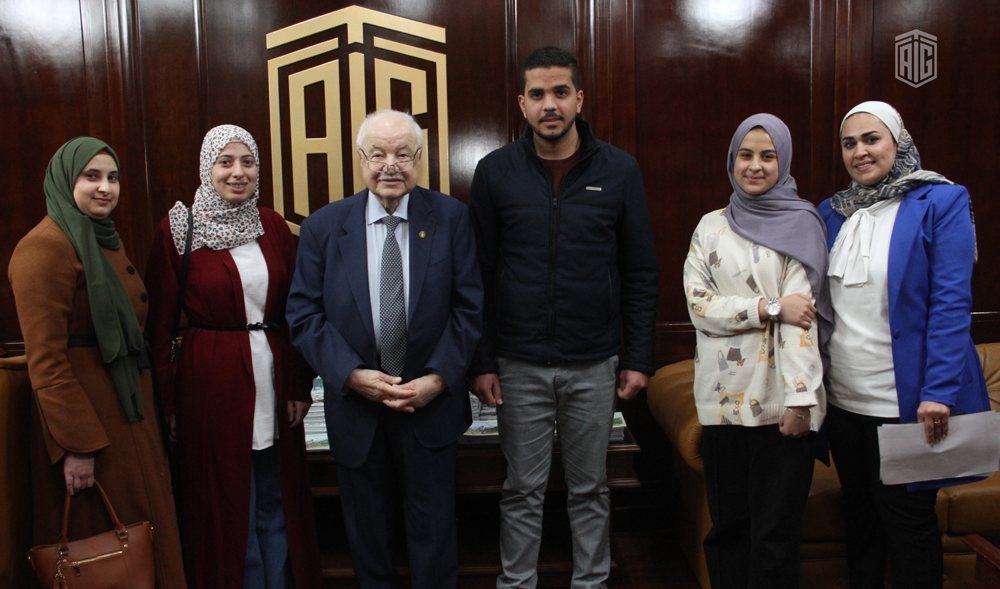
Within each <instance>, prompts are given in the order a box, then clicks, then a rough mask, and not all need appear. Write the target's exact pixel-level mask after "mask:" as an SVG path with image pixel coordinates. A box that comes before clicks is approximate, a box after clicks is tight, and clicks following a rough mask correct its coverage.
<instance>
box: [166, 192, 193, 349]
mask: <svg viewBox="0 0 1000 589" xmlns="http://www.w3.org/2000/svg"><path fill="white" fill-rule="evenodd" d="M193 235H194V211H193V210H192V209H188V227H187V236H185V238H184V261H183V262H181V277H180V280H179V281H178V287H177V306H176V308H175V310H174V316H175V317H177V321H176V322H174V329H173V331H172V332H171V333H170V361H171V362H173V361H174V360H176V359H177V358H176V357H177V352H178V350H179V348H180V342H179V341H178V340H177V335H178V333H179V332H180V328H181V311H183V310H184V290H185V288H186V287H187V277H188V266H189V265H190V264H191V240H192V238H193Z"/></svg>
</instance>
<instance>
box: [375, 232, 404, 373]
mask: <svg viewBox="0 0 1000 589" xmlns="http://www.w3.org/2000/svg"><path fill="white" fill-rule="evenodd" d="M402 220H403V219H402V218H401V217H396V216H393V215H389V216H388V217H382V223H383V224H385V226H386V236H385V245H384V246H383V248H382V275H381V278H380V281H379V284H380V286H379V322H380V326H379V332H380V335H381V337H382V356H381V361H380V363H381V367H382V372H384V373H386V374H388V375H390V376H402V374H403V362H404V360H405V359H406V299H405V298H404V296H403V258H402V256H401V255H400V252H399V243H397V242H396V227H397V226H398V225H399V223H400V222H401V221H402Z"/></svg>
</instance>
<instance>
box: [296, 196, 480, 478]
mask: <svg viewBox="0 0 1000 589" xmlns="http://www.w3.org/2000/svg"><path fill="white" fill-rule="evenodd" d="M367 199H368V190H362V191H361V192H359V193H357V194H355V195H353V196H351V197H349V198H345V199H343V200H340V201H337V202H334V203H331V204H329V205H327V206H325V207H323V208H322V209H320V210H319V211H317V212H316V213H313V214H312V215H310V216H309V218H308V219H306V221H305V222H304V223H303V224H302V231H301V235H300V241H299V251H298V258H297V261H296V268H295V277H294V279H293V281H292V287H291V291H290V293H289V295H288V306H287V318H288V323H289V327H290V329H291V334H292V341H293V343H294V344H295V346H296V347H297V348H298V349H299V351H300V352H301V353H302V355H303V356H304V357H305V358H306V360H307V361H308V362H309V364H311V365H312V367H313V368H314V369H315V370H316V371H317V372H318V373H319V375H320V376H321V377H322V378H323V383H324V388H325V389H326V402H325V405H326V426H327V431H328V432H329V434H330V448H331V450H332V452H333V455H334V457H335V458H336V459H337V461H338V462H340V463H341V464H343V465H344V466H347V467H350V468H357V467H358V466H360V465H361V463H362V462H364V460H365V457H366V456H367V454H368V449H369V448H370V447H371V443H372V438H373V436H374V434H375V425H376V421H377V416H378V411H379V407H380V404H378V403H374V402H372V401H369V400H367V399H365V398H364V397H362V396H361V395H360V394H359V393H356V392H354V391H350V390H349V389H347V388H346V387H345V384H346V382H347V378H348V376H349V375H350V374H351V372H352V371H353V370H355V369H357V368H370V369H373V370H378V367H379V365H378V358H377V351H376V348H375V328H374V324H373V322H372V309H371V299H370V296H369V291H368V256H367V240H366V231H365V207H366V203H367ZM408 223H409V234H410V282H409V284H408V285H407V288H409V293H410V297H409V307H408V309H407V347H406V350H407V351H406V362H405V365H404V368H403V375H402V377H403V382H408V381H410V380H413V379H414V378H418V377H420V376H423V375H424V374H427V373H428V372H429V371H431V370H434V371H437V372H438V373H440V374H441V376H442V377H443V378H444V380H445V382H446V383H447V385H448V388H447V390H445V391H444V392H442V393H441V394H440V395H438V396H437V397H436V398H435V399H434V400H433V401H431V402H430V403H428V404H427V405H426V406H425V407H423V408H421V409H417V410H416V411H415V412H414V413H412V414H406V415H405V417H404V419H405V423H406V426H404V427H410V428H412V431H413V433H414V436H415V437H416V439H417V441H418V442H419V443H420V444H422V445H423V446H425V447H428V448H438V447H441V446H445V445H447V444H450V443H451V442H454V441H455V440H457V439H458V438H459V437H460V436H461V435H462V434H463V433H464V432H465V430H466V429H467V428H468V427H469V424H470V423H471V421H472V417H471V412H470V408H469V396H468V393H467V388H466V385H465V373H466V370H467V368H468V365H469V361H470V359H471V357H472V354H473V351H474V350H475V347H476V344H477V342H478V341H479V336H480V332H481V329H482V308H483V288H482V283H481V278H480V273H479V266H478V263H477V261H476V244H475V238H474V236H473V233H472V225H471V223H470V221H469V213H468V207H466V205H465V204H463V203H462V202H460V201H458V200H456V199H454V198H452V197H450V196H448V195H445V194H441V193H440V192H434V191H431V190H425V189H423V188H420V187H416V188H414V189H413V191H412V192H411V193H410V202H409V221H408Z"/></svg>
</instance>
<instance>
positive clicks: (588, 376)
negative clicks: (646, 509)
mask: <svg viewBox="0 0 1000 589" xmlns="http://www.w3.org/2000/svg"><path fill="white" fill-rule="evenodd" d="M617 367H618V357H617V356H612V357H611V358H608V359H606V360H599V361H596V362H575V363H568V364H560V365H551V366H550V365H544V364H535V363H532V362H525V361H523V360H516V359H511V358H500V359H499V371H498V374H499V377H500V389H501V392H502V394H503V404H502V405H499V406H498V407H497V421H498V425H499V427H500V447H501V448H502V449H503V453H504V456H505V457H506V458H507V480H506V481H505V482H504V484H503V494H502V499H501V500H500V561H501V563H502V565H503V572H502V573H501V574H500V576H499V577H498V578H497V588H498V589H504V588H507V587H527V588H534V587H535V586H536V585H537V583H538V572H537V570H536V568H537V564H538V549H539V547H540V545H541V537H542V504H543V503H544V501H545V488H546V485H547V484H548V480H549V468H550V466H551V464H552V443H553V430H554V428H555V427H556V424H558V427H559V446H560V450H561V453H562V463H563V470H564V471H565V473H566V485H567V487H568V488H569V493H568V499H567V510H568V512H569V521H570V528H571V530H572V533H573V581H572V585H571V587H573V588H574V589H583V588H597V587H600V588H603V587H605V580H606V579H607V577H608V574H609V572H610V569H611V552H610V548H609V546H608V529H609V522H608V518H609V515H610V513H611V499H610V497H609V495H608V487H607V484H606V483H607V451H608V439H609V437H610V436H611V422H612V418H613V415H614V401H615V369H616V368H617Z"/></svg>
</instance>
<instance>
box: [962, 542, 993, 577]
mask: <svg viewBox="0 0 1000 589" xmlns="http://www.w3.org/2000/svg"><path fill="white" fill-rule="evenodd" d="M984 534H986V536H988V537H989V539H987V538H986V537H984V536H983V535H982V534H969V535H967V536H965V537H964V538H962V541H963V542H965V543H966V544H968V545H969V547H970V548H972V549H973V550H975V551H976V578H975V580H973V581H971V582H968V583H966V584H965V586H966V587H967V588H968V589H997V587H1000V548H997V546H996V544H994V542H996V541H997V540H1000V532H992V533H985V532H984Z"/></svg>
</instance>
